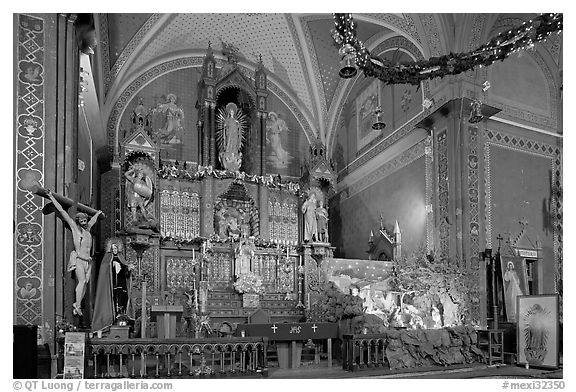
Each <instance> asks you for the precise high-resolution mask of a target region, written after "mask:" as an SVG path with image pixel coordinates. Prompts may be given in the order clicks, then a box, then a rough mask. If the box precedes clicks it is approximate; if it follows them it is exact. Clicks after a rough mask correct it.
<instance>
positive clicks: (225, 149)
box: [216, 102, 246, 171]
mask: <svg viewBox="0 0 576 392" xmlns="http://www.w3.org/2000/svg"><path fill="white" fill-rule="evenodd" d="M217 123H218V129H217V133H216V136H217V139H218V150H219V154H218V158H219V159H220V163H221V164H222V166H223V167H224V169H226V170H231V171H238V170H240V166H241V165H242V152H241V150H242V146H243V142H244V128H245V127H246V117H245V115H244V114H243V113H242V112H241V111H240V110H239V109H238V106H236V104H235V103H234V102H230V103H228V104H227V105H226V109H225V110H223V109H220V111H219V113H218V119H217Z"/></svg>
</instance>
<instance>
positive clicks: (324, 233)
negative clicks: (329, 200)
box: [316, 199, 328, 242]
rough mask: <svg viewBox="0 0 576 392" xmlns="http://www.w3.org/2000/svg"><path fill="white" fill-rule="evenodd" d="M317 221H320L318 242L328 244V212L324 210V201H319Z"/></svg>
mask: <svg viewBox="0 0 576 392" xmlns="http://www.w3.org/2000/svg"><path fill="white" fill-rule="evenodd" d="M316 220H317V221H318V238H317V240H318V241H323V242H328V210H327V209H326V208H324V201H323V200H322V199H320V200H319V201H318V207H317V208H316Z"/></svg>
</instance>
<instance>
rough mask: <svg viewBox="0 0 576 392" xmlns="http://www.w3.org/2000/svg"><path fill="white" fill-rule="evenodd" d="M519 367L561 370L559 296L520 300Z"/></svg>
mask: <svg viewBox="0 0 576 392" xmlns="http://www.w3.org/2000/svg"><path fill="white" fill-rule="evenodd" d="M517 309H518V316H517V331H516V336H517V339H518V341H517V347H518V364H519V365H529V366H534V367H542V368H558V358H559V345H560V344H559V343H560V336H559V327H558V295H557V294H541V295H522V296H519V297H518V298H517Z"/></svg>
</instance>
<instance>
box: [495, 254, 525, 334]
mask: <svg viewBox="0 0 576 392" xmlns="http://www.w3.org/2000/svg"><path fill="white" fill-rule="evenodd" d="M500 260H501V269H502V282H503V286H504V307H505V309H506V319H507V321H508V322H511V323H515V322H516V314H517V309H516V298H517V297H518V296H519V295H526V294H528V279H527V277H526V262H525V260H524V259H523V258H520V257H506V256H502V257H501V258H500Z"/></svg>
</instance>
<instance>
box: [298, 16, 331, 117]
mask: <svg viewBox="0 0 576 392" xmlns="http://www.w3.org/2000/svg"><path fill="white" fill-rule="evenodd" d="M317 19H318V18H317V17H314V16H309V17H306V16H305V17H303V18H302V22H303V23H302V22H301V23H300V24H301V26H302V31H303V32H304V39H305V40H306V46H307V47H308V49H309V52H310V53H311V55H310V62H311V63H312V70H313V71H314V81H315V82H316V87H317V89H318V92H319V95H320V111H321V112H320V113H318V116H319V117H320V116H322V117H323V118H324V124H326V121H327V120H328V106H327V105H328V102H327V98H326V92H325V91H324V84H323V83H322V76H321V75H320V64H319V63H318V57H317V56H316V50H315V46H314V43H313V42H312V34H311V33H310V28H309V27H308V22H310V21H314V20H317ZM289 26H290V28H292V26H291V25H290V24H289ZM298 43H300V40H298ZM298 46H300V45H298ZM299 55H300V58H301V59H300V61H302V58H303V57H304V56H303V55H302V54H301V53H299ZM304 64H306V63H304ZM309 80H310V79H309V78H306V81H307V84H308V88H310V89H311V86H310V83H309ZM311 91H312V89H311ZM318 123H320V122H318Z"/></svg>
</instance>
